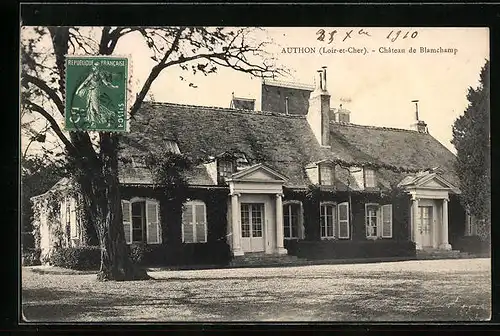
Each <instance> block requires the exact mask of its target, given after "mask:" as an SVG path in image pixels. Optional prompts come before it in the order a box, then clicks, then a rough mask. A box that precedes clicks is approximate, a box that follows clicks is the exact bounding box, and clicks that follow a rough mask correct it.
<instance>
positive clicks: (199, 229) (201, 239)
mask: <svg viewBox="0 0 500 336" xmlns="http://www.w3.org/2000/svg"><path fill="white" fill-rule="evenodd" d="M194 208H195V210H194V213H195V226H196V228H195V232H196V236H195V241H196V242H197V243H206V241H207V219H206V215H207V214H206V208H205V204H204V203H196V204H195V205H194Z"/></svg>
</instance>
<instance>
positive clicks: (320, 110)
mask: <svg viewBox="0 0 500 336" xmlns="http://www.w3.org/2000/svg"><path fill="white" fill-rule="evenodd" d="M315 82H316V87H315V89H314V91H313V92H311V95H310V97H309V110H308V111H307V117H306V118H307V121H308V122H309V126H310V127H311V130H312V131H313V133H314V135H315V136H316V139H317V140H318V142H319V143H320V144H321V145H322V146H329V145H330V94H329V93H328V90H327V88H326V66H324V67H322V68H321V69H319V70H318V72H317V74H316V81H315Z"/></svg>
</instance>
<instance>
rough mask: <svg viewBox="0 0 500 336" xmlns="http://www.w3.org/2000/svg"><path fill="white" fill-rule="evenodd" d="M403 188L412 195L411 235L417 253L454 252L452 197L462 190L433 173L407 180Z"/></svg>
mask: <svg viewBox="0 0 500 336" xmlns="http://www.w3.org/2000/svg"><path fill="white" fill-rule="evenodd" d="M399 186H402V187H404V188H405V189H406V191H407V192H408V193H409V194H410V195H411V202H412V203H411V216H410V217H411V222H410V236H411V240H412V241H414V242H415V245H416V248H417V250H425V249H441V250H451V245H450V244H449V241H448V202H449V194H450V192H452V193H456V194H458V193H459V190H458V189H457V188H456V187H454V186H453V185H451V184H450V183H449V182H447V181H446V180H445V179H444V178H443V177H441V176H439V175H438V174H437V173H431V172H422V173H418V174H416V175H415V176H411V177H408V178H405V179H404V180H403V181H402V182H401V183H400V184H399Z"/></svg>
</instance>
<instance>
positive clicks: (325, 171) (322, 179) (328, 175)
mask: <svg viewBox="0 0 500 336" xmlns="http://www.w3.org/2000/svg"><path fill="white" fill-rule="evenodd" d="M334 180H335V171H334V167H333V165H331V164H325V163H323V164H320V165H319V184H320V185H325V186H331V185H333V184H334Z"/></svg>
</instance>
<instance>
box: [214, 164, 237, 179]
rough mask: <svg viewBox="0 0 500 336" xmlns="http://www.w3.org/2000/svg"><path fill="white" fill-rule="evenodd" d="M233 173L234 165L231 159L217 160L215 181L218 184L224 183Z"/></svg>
mask: <svg viewBox="0 0 500 336" xmlns="http://www.w3.org/2000/svg"><path fill="white" fill-rule="evenodd" d="M235 172H236V164H235V162H234V161H233V160H232V159H229V158H220V159H218V160H217V179H218V182H219V183H224V182H225V181H226V179H227V178H229V177H231V175H232V174H233V173H235Z"/></svg>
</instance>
